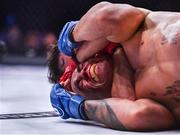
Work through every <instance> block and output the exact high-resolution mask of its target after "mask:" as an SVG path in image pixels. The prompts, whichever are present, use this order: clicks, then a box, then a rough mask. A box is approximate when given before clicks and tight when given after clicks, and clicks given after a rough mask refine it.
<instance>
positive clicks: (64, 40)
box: [58, 21, 79, 56]
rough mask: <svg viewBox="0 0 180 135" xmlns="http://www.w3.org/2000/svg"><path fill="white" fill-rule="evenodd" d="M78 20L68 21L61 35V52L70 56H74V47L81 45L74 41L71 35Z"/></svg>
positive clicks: (59, 41) (59, 42)
mask: <svg viewBox="0 0 180 135" xmlns="http://www.w3.org/2000/svg"><path fill="white" fill-rule="evenodd" d="M77 22H78V21H71V22H67V23H66V24H65V25H64V27H63V29H62V31H61V33H60V36H59V40H58V49H59V51H60V52H62V53H64V54H65V55H68V56H74V49H75V48H77V47H78V46H79V45H78V44H77V43H76V42H74V41H72V35H71V34H72V30H73V29H74V27H75V25H76V24H77Z"/></svg>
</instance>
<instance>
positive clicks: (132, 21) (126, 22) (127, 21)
mask: <svg viewBox="0 0 180 135" xmlns="http://www.w3.org/2000/svg"><path fill="white" fill-rule="evenodd" d="M101 12H102V13H99V19H97V20H99V24H101V27H104V31H105V33H106V34H107V35H106V38H107V40H109V41H111V42H118V43H119V42H123V41H126V40H128V39H129V38H130V37H131V36H132V35H133V34H134V32H136V30H137V29H138V28H139V26H140V25H141V23H142V22H143V20H144V18H145V16H146V13H144V12H143V11H142V10H140V9H139V8H136V7H133V6H131V5H128V4H112V5H108V6H106V7H103V8H102V9H101ZM97 18H98V17H97Z"/></svg>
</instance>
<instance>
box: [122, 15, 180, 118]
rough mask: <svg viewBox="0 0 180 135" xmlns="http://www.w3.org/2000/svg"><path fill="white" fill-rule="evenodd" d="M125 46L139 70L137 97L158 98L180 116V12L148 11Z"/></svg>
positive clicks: (136, 88) (128, 55)
mask: <svg viewBox="0 0 180 135" xmlns="http://www.w3.org/2000/svg"><path fill="white" fill-rule="evenodd" d="M123 46H124V49H125V52H126V55H127V57H128V59H129V62H130V63H131V65H132V66H133V68H134V69H135V71H136V74H135V81H136V83H135V90H136V96H137V98H151V99H153V100H156V101H158V102H160V103H161V104H163V105H165V106H167V107H168V108H170V110H171V111H174V113H177V115H178V116H179V118H178V119H180V13H169V12H152V13H150V14H148V15H147V17H146V19H145V21H144V25H143V26H142V28H141V29H140V30H139V31H138V32H137V33H136V34H135V35H134V36H132V38H131V39H129V40H128V41H127V42H125V43H123ZM178 108H179V109H178Z"/></svg>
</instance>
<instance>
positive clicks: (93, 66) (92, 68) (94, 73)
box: [89, 64, 99, 82]
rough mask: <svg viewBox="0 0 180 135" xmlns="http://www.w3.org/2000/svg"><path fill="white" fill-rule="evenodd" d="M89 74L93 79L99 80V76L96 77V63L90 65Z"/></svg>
mask: <svg viewBox="0 0 180 135" xmlns="http://www.w3.org/2000/svg"><path fill="white" fill-rule="evenodd" d="M89 74H90V77H91V78H92V80H93V81H95V82H98V81H99V78H98V76H97V72H96V64H93V65H91V67H90V69H89Z"/></svg>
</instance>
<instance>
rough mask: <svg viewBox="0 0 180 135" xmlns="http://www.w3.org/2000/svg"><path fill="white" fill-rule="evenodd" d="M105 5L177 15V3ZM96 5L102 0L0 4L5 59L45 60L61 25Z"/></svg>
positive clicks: (152, 0)
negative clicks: (49, 45)
mask: <svg viewBox="0 0 180 135" xmlns="http://www.w3.org/2000/svg"><path fill="white" fill-rule="evenodd" d="M107 1H109V2H113V3H128V4H131V5H134V6H138V7H143V8H147V9H150V10H154V11H158V10H161V11H177V12H179V11H180V0H107ZM98 2H101V0H1V3H0V43H1V44H5V45H6V46H7V48H8V56H10V55H21V56H25V57H26V58H33V57H41V56H42V57H45V56H46V51H47V48H48V47H47V46H48V45H47V44H49V43H53V42H54V40H57V38H58V35H59V32H60V30H61V29H62V27H63V25H64V24H65V23H66V22H67V21H71V20H79V19H80V17H81V16H82V15H83V14H85V13H86V12H87V10H88V9H89V8H90V7H92V6H93V5H94V4H96V3H98ZM49 35H50V36H49ZM6 56H7V55H6Z"/></svg>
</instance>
